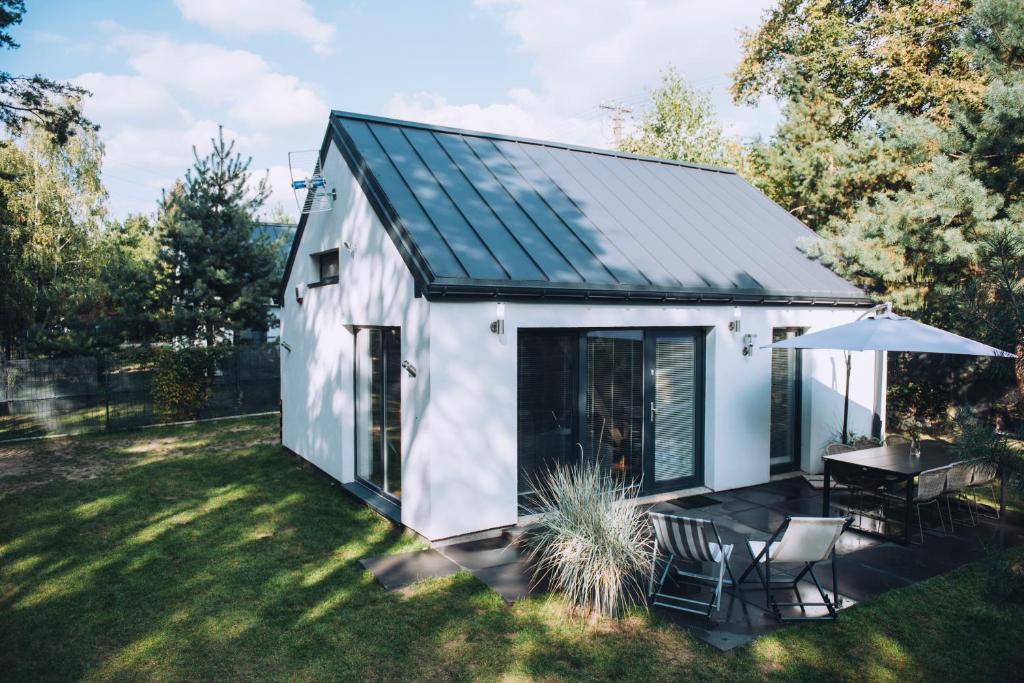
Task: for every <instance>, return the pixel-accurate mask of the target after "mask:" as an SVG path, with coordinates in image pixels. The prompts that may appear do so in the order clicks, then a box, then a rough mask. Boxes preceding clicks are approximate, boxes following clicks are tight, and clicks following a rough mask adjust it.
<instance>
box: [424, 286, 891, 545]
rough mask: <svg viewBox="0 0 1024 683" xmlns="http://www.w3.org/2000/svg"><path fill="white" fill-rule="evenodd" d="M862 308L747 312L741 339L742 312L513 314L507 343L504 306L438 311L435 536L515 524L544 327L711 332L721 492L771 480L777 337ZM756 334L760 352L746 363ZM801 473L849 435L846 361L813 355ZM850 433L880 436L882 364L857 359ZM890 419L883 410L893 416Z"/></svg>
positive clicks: (712, 434) (713, 467)
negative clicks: (527, 339) (494, 326)
mask: <svg viewBox="0 0 1024 683" xmlns="http://www.w3.org/2000/svg"><path fill="white" fill-rule="evenodd" d="M862 312H863V309H860V310H852V309H842V308H792V307H779V308H769V307H748V308H743V309H742V310H741V327H742V329H741V331H740V332H739V333H733V332H730V331H729V330H728V323H729V321H730V320H732V317H733V308H732V307H731V306H702V307H701V306H687V307H675V306H620V305H594V306H585V305H578V304H551V303H538V304H520V303H506V305H505V336H504V339H500V338H499V337H498V336H497V335H494V334H492V333H491V332H490V331H489V330H488V325H489V324H490V322H491V321H492V320H494V318H495V315H496V305H495V304H494V303H457V302H456V303H446V302H435V303H434V304H432V308H431V316H430V328H431V330H430V333H431V348H430V356H431V358H430V367H431V372H432V379H431V382H432V390H433V400H432V404H431V420H432V421H431V429H432V431H433V442H434V444H435V446H436V448H435V450H434V451H433V452H432V453H431V456H430V457H431V469H430V473H431V476H430V488H431V499H432V500H433V501H434V509H433V511H432V515H431V519H430V525H429V529H428V531H429V533H428V534H427V535H428V536H430V537H431V538H441V537H445V536H451V535H455V534H461V533H467V532H470V531H476V530H480V529H486V528H493V527H498V526H504V525H508V524H514V523H515V521H516V518H517V500H516V491H517V488H516V477H517V456H516V338H517V336H516V335H517V331H518V329H519V328H533V327H580V328H599V327H628V326H636V327H703V328H709V334H708V336H707V396H706V401H707V403H706V415H705V422H706V424H705V478H706V480H705V483H706V485H707V486H709V487H710V488H712V489H716V490H722V489H729V488H736V487H740V486H746V485H750V484H757V483H761V482H764V481H767V480H768V479H769V476H770V473H769V414H770V407H771V404H770V392H771V384H770V381H771V352H770V351H769V350H764V349H761V348H760V346H762V345H765V344H769V343H771V330H772V328H773V327H803V328H808V329H807V331H814V330H818V329H824V328H827V327H832V326H834V325H839V324H843V323H846V322H850V321H852V320H854V319H856V318H857V317H858V316H860V315H861V313H862ZM744 334H756V335H757V344H756V348H755V351H754V354H753V355H752V356H750V357H744V356H743V355H742V353H741V349H742V338H743V335H744ZM803 368H804V383H803V390H804V391H803V401H804V402H803V405H804V421H803V424H804V434H803V438H802V439H801V446H802V448H801V450H802V453H801V466H802V468H803V469H805V470H809V471H812V472H820V471H821V454H822V451H823V449H824V446H825V445H826V444H827V443H828V442H829V441H831V440H833V439H834V438H835V437H836V436H837V435H838V432H839V430H840V428H841V425H842V408H843V389H844V386H845V385H844V383H845V374H844V373H845V365H844V360H843V354H842V352H839V351H836V352H832V351H805V352H804V362H803ZM850 395H851V398H850V429H851V431H853V432H856V433H861V434H866V433H870V432H871V425H872V414H873V409H874V406H875V404H876V392H875V356H874V354H873V353H857V354H854V358H853V377H852V381H851V391H850ZM883 414H884V411H883Z"/></svg>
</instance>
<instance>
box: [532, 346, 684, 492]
mask: <svg viewBox="0 0 1024 683" xmlns="http://www.w3.org/2000/svg"><path fill="white" fill-rule="evenodd" d="M703 340H704V333H703V331H702V330H693V329H673V330H653V329H652V330H642V329H622V330H615V329H612V330H583V331H581V330H522V329H521V330H519V339H518V344H519V346H518V363H519V365H518V368H519V372H518V395H517V401H518V425H517V432H518V453H519V493H520V502H521V503H522V504H524V505H527V506H528V505H529V504H530V494H531V493H532V491H533V489H534V486H535V483H536V481H537V479H538V477H540V476H542V475H543V474H544V473H545V472H546V471H548V470H550V469H552V468H553V467H554V466H556V465H557V464H559V463H567V464H568V463H578V462H580V461H581V459H583V460H587V461H589V462H594V463H597V464H598V465H599V466H600V468H601V470H602V471H603V472H605V473H606V474H607V475H608V476H610V477H614V478H616V479H617V480H619V481H622V482H626V483H630V484H638V485H641V486H642V489H643V490H644V491H646V492H652V491H657V490H667V489H674V488H681V487H684V486H690V485H695V484H699V483H703V462H702V454H703V441H702V437H703V430H702V420H703V408H704V405H703V401H704V398H703V397H704V380H703V376H704V375H703V373H704V367H703V357H704V344H703Z"/></svg>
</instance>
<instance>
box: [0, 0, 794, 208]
mask: <svg viewBox="0 0 1024 683" xmlns="http://www.w3.org/2000/svg"><path fill="white" fill-rule="evenodd" d="M770 4H771V2H770V0H718V1H717V2H713V3H709V2H706V1H700V0H674V1H668V0H611V1H605V0H587V1H584V0H464V1H462V2H455V1H444V2H412V1H410V2H385V1H379V2H362V1H350V2H342V1H334V2H320V1H317V0H163V1H157V0H153V1H147V2H127V1H122V2H115V1H113V0H92V1H90V2H61V1H56V0H49V1H47V2H43V1H41V0H29V1H28V2H27V5H28V7H27V9H28V11H27V13H26V15H25V18H24V21H23V23H22V24H21V25H20V26H17V27H15V28H14V31H13V32H14V36H15V39H16V40H18V41H19V42H20V43H21V49H19V50H17V51H15V52H10V53H7V54H5V55H4V59H5V64H6V67H5V68H7V69H9V70H11V71H12V72H15V73H36V72H39V73H43V74H46V75H48V76H51V77H54V78H60V79H65V80H71V81H75V82H78V83H81V84H82V85H84V86H86V87H88V88H89V89H90V90H91V91H92V92H93V93H94V95H93V97H92V98H90V100H89V101H88V102H87V104H86V113H87V114H88V115H89V116H90V117H91V118H92V119H93V120H94V121H95V122H97V123H99V124H100V126H101V131H100V135H101V137H102V138H103V140H104V142H105V144H106V147H107V156H106V159H105V163H104V180H105V182H106V184H107V187H108V189H109V192H110V207H111V212H112V213H113V215H115V216H119V217H120V216H124V215H125V214H127V213H129V212H144V213H152V212H153V211H154V210H155V207H156V200H157V198H158V197H159V195H160V190H161V189H162V188H165V187H168V186H169V185H170V184H171V183H173V182H174V180H175V178H178V177H180V176H181V175H182V174H183V173H184V171H185V169H186V168H187V167H188V165H189V163H190V160H191V147H192V145H197V146H198V147H199V151H200V153H203V152H204V151H205V150H206V149H208V147H209V138H210V136H211V135H213V134H214V133H215V132H216V127H217V125H218V124H223V125H224V127H225V129H226V130H227V131H228V133H229V134H230V135H231V136H233V137H235V138H236V139H237V140H238V145H237V147H238V149H239V150H240V151H241V152H242V153H243V154H245V155H251V156H252V157H253V169H255V170H258V171H259V172H260V173H264V172H267V173H269V178H270V181H271V184H272V185H273V187H274V194H273V196H272V199H271V201H270V202H269V203H268V206H267V208H268V209H270V208H273V207H274V206H277V205H281V206H282V207H283V208H284V209H285V210H286V211H287V212H289V213H291V214H293V215H294V214H295V213H296V208H295V203H294V198H293V197H292V194H291V192H290V190H288V178H289V174H288V167H287V163H288V152H289V151H291V150H300V149H309V148H315V147H317V146H319V144H320V141H321V139H322V137H323V132H324V128H325V125H326V116H327V112H328V111H329V110H330V109H332V108H333V109H345V110H350V111H357V112H363V113H370V114H379V115H384V116H394V117H398V118H409V119H413V120H420V121H429V122H434V123H441V124H447V125H455V126H462V127H466V128H474V129H480V130H487V131H493V132H502V133H511V134H519V135H528V136H532V137H539V138H547V139H555V140H560V141H565V142H576V143H581V144H587V145H592V146H598V147H603V146H609V145H610V144H611V142H612V140H611V137H612V134H611V125H610V120H609V118H608V115H607V112H605V111H603V110H601V109H600V105H601V104H602V103H621V104H623V105H625V106H628V107H631V108H633V109H634V110H639V109H640V108H641V107H642V106H643V104H644V101H645V97H646V93H647V92H648V91H649V90H650V89H651V87H653V86H655V85H656V84H657V82H658V79H659V73H660V71H661V70H662V69H664V67H665V66H667V65H668V64H674V65H675V66H676V68H677V69H679V70H680V72H681V73H683V75H684V76H685V77H686V78H687V79H688V80H690V82H691V83H692V84H694V85H695V86H697V87H699V88H702V89H705V90H708V91H710V92H711V94H712V96H713V99H714V102H715V104H716V107H717V108H718V111H719V115H720V117H721V119H722V121H723V122H724V124H725V126H726V129H727V130H728V131H729V132H730V133H731V134H733V135H737V136H740V137H750V136H752V135H756V134H767V133H769V132H770V131H771V129H772V127H773V126H774V124H775V122H776V120H777V117H778V111H777V107H776V106H775V104H774V103H773V102H770V101H766V102H763V103H762V104H761V105H760V106H759V107H757V108H747V107H744V108H737V107H734V106H732V104H731V102H730V101H729V97H728V93H727V89H728V84H729V77H728V74H729V72H730V71H731V70H732V69H733V68H734V66H735V65H736V62H737V60H738V59H739V54H740V52H739V31H740V30H741V29H743V28H745V27H750V26H753V25H755V24H756V22H757V20H758V17H759V16H760V14H761V12H763V11H764V9H765V8H766V7H767V6H769V5H770Z"/></svg>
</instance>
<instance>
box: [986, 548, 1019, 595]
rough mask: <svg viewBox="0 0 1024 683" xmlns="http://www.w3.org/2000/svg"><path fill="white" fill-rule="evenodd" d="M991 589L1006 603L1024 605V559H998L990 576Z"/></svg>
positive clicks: (1014, 557)
mask: <svg viewBox="0 0 1024 683" xmlns="http://www.w3.org/2000/svg"><path fill="white" fill-rule="evenodd" d="M989 587H990V589H991V591H992V594H993V595H995V596H996V597H997V598H999V599H1001V600H1003V601H1005V602H1012V603H1014V604H1017V605H1020V604H1022V603H1024V559H1021V557H1020V556H1019V555H1014V556H1010V557H1002V558H1000V559H998V560H997V561H996V562H995V566H994V567H993V571H992V572H991V574H990V575H989Z"/></svg>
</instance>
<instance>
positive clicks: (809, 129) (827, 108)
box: [748, 90, 935, 231]
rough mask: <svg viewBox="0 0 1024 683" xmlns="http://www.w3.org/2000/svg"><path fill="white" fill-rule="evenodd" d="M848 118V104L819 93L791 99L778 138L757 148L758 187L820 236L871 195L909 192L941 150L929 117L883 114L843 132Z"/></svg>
mask: <svg viewBox="0 0 1024 683" xmlns="http://www.w3.org/2000/svg"><path fill="white" fill-rule="evenodd" d="M844 120H845V113H844V111H843V108H842V103H840V102H839V101H838V100H836V98H835V97H833V96H832V95H830V94H828V92H827V91H824V90H821V91H816V92H815V93H814V94H811V95H808V96H807V97H803V98H800V99H796V100H791V101H789V102H787V103H786V104H785V105H784V108H783V119H782V122H781V123H780V124H779V127H778V128H777V129H776V131H775V134H774V135H773V136H772V138H771V139H770V140H767V141H766V140H763V139H756V140H754V141H753V142H752V143H751V144H750V148H749V153H748V161H749V173H750V180H751V182H753V183H754V184H755V185H756V186H758V187H759V188H760V189H761V190H762V191H763V192H764V193H765V194H767V195H768V196H769V197H771V198H772V199H773V200H775V201H776V202H777V203H778V204H780V205H782V206H783V207H784V208H785V209H787V210H788V211H789V212H790V213H792V214H793V215H794V216H797V217H798V218H799V219H800V220H801V221H803V222H804V223H805V224H807V225H808V226H809V227H810V228H811V229H812V230H815V231H819V230H822V229H823V228H824V227H825V226H826V225H828V224H829V223H830V222H833V221H836V220H841V219H849V218H850V217H851V216H852V215H853V213H854V211H855V208H856V204H857V201H858V200H859V199H861V198H863V197H866V196H869V195H871V194H873V193H875V192H879V191H882V190H895V189H899V188H904V187H906V185H907V177H908V174H909V173H911V172H913V171H914V169H916V168H918V167H919V166H920V165H921V164H922V163H924V162H925V161H926V160H927V159H928V158H929V156H930V154H932V153H934V150H935V144H934V142H933V141H931V140H929V139H928V136H929V135H933V134H934V132H935V126H934V124H931V123H930V122H929V121H928V120H922V121H918V120H916V119H906V118H903V117H899V116H886V115H885V114H879V116H878V118H876V119H873V120H871V121H869V122H865V123H864V125H862V126H861V127H860V128H859V129H857V130H854V131H851V132H842V129H843V127H844V123H843V122H844ZM925 129H926V130H925ZM929 148H930V150H931V151H929Z"/></svg>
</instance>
